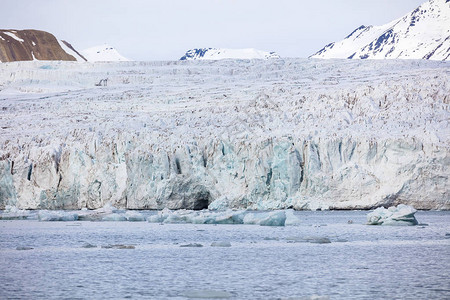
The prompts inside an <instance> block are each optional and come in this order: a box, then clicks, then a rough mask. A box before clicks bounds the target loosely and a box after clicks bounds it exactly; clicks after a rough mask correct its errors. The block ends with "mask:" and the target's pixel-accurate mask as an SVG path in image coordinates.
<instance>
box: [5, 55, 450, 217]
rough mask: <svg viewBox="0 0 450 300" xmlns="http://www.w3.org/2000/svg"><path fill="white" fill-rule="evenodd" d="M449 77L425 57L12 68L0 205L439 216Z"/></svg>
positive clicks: (444, 185)
mask: <svg viewBox="0 0 450 300" xmlns="http://www.w3.org/2000/svg"><path fill="white" fill-rule="evenodd" d="M447 73H448V66H447V64H446V63H442V62H426V61H423V62H417V61H366V62H359V61H339V62H328V61H314V60H295V59H291V60H273V61H258V62H254V61H227V62H208V61H197V62H148V63H144V62H125V63H111V64H98V65H96V64H89V65H79V64H69V63H63V62H58V63H49V62H45V63H43V62H21V63H16V64H8V65H5V66H4V68H3V72H2V73H0V88H2V87H7V88H8V89H7V90H5V91H6V92H7V93H8V94H7V96H6V97H5V96H3V95H4V94H3V92H1V91H0V99H1V103H2V104H1V105H2V108H1V113H2V118H0V128H1V130H0V145H1V147H0V150H1V151H0V208H3V207H5V206H6V205H13V206H17V207H19V208H31V209H34V208H40V209H80V208H84V207H87V208H99V207H102V206H103V205H105V204H106V203H107V202H111V204H112V205H114V206H117V207H122V208H128V209H162V208H166V207H167V208H171V209H181V208H187V209H202V208H205V207H207V206H209V207H211V208H224V209H225V208H251V209H279V208H295V209H322V208H323V209H367V208H372V207H376V206H381V205H383V206H386V207H387V206H392V205H397V204H399V203H404V204H408V205H412V206H414V207H415V208H417V209H450V194H449V191H450V180H449V177H450V168H449V167H448V166H449V165H450V151H449V148H450V147H449V132H450V131H449V130H448V106H449V100H450V99H449V98H448V97H449V96H448V95H449V94H450V91H449V87H450V84H449V78H450V77H449V76H448V74H447ZM106 74H107V76H108V77H109V83H108V86H107V87H95V86H94V83H95V82H97V81H98V79H99V78H105V77H106ZM67 78H70V80H71V81H70V82H68V81H67ZM49 82H50V83H51V84H52V85H51V86H48V84H49ZM68 84H70V85H71V86H69V87H70V89H72V90H71V91H67V89H68V88H67V85H68ZM15 90H16V91H17V93H14V91H15Z"/></svg>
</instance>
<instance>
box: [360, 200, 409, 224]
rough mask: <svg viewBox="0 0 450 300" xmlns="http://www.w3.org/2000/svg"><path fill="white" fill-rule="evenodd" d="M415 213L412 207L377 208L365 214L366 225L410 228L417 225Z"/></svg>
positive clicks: (402, 205) (401, 205) (400, 205)
mask: <svg viewBox="0 0 450 300" xmlns="http://www.w3.org/2000/svg"><path fill="white" fill-rule="evenodd" d="M416 212H417V210H415V209H414V208H413V207H412V206H409V205H404V204H399V205H398V206H397V207H394V206H392V207H389V208H388V209H386V208H384V207H379V208H377V209H375V210H374V211H373V212H371V213H369V214H367V224H368V225H391V226H410V225H417V224H418V222H417V220H416V218H415V217H414V214H415V213H416Z"/></svg>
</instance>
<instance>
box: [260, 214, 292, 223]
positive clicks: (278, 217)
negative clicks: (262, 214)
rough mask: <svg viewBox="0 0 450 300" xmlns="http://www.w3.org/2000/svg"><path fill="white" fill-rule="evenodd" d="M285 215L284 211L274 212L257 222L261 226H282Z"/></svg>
mask: <svg viewBox="0 0 450 300" xmlns="http://www.w3.org/2000/svg"><path fill="white" fill-rule="evenodd" d="M285 222H286V214H285V213H284V211H274V212H270V213H268V216H267V217H266V218H264V219H262V220H261V222H259V225H261V226H284V224H285Z"/></svg>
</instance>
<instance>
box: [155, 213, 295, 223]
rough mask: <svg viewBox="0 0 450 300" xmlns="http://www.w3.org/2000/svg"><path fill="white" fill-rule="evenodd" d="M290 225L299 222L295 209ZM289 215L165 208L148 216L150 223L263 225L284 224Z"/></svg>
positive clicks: (290, 214) (290, 215)
mask: <svg viewBox="0 0 450 300" xmlns="http://www.w3.org/2000/svg"><path fill="white" fill-rule="evenodd" d="M288 215H289V222H288V224H289V225H297V224H299V222H300V221H299V220H298V218H297V217H296V216H295V215H294V213H293V211H291V212H288ZM286 219H287V215H286V213H285V212H284V211H282V210H280V211H273V212H256V213H249V212H248V211H245V210H244V211H234V210H231V209H229V210H226V211H209V210H202V211H188V210H178V211H171V210H166V209H165V210H163V211H160V212H158V214H156V215H152V216H150V217H148V218H147V221H148V222H150V223H168V224H180V223H193V224H255V225H261V226H284V225H285V222H286Z"/></svg>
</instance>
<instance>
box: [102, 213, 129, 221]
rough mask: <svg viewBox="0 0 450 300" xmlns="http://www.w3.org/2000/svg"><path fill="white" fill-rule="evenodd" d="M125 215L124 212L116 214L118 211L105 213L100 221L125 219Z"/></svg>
mask: <svg viewBox="0 0 450 300" xmlns="http://www.w3.org/2000/svg"><path fill="white" fill-rule="evenodd" d="M126 220H127V217H125V214H118V213H112V214H110V215H106V216H104V217H103V218H102V221H116V222H121V221H126Z"/></svg>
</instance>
